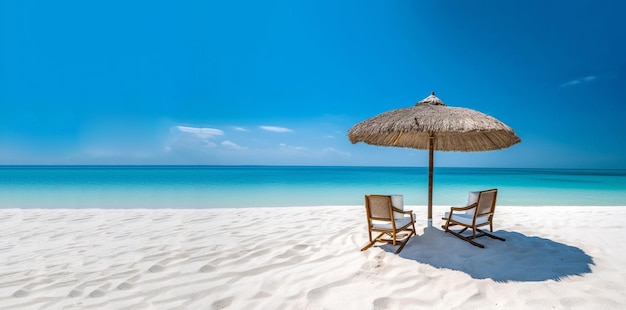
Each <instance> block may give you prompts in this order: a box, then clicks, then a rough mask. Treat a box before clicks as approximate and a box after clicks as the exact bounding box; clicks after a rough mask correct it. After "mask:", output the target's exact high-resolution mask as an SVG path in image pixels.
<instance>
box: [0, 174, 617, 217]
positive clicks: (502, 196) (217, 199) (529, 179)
mask: <svg viewBox="0 0 626 310" xmlns="http://www.w3.org/2000/svg"><path fill="white" fill-rule="evenodd" d="M427 186H428V171H427V168H423V167H416V168H410V167H301V166H295V167H292V166H0V208H228V207H284V206H321V205H361V204H363V195H364V194H369V193H372V194H402V195H404V199H405V205H426V204H427ZM489 188H498V189H499V194H498V204H499V205H514V206H544V205H550V206H559V205H566V206H586V205H591V206H609V205H619V206H626V170H582V169H581V170H571V169H569V170H564V169H500V168H435V179H434V198H433V204H434V205H462V204H463V203H464V202H465V201H466V200H467V192H468V191H474V190H481V189H489Z"/></svg>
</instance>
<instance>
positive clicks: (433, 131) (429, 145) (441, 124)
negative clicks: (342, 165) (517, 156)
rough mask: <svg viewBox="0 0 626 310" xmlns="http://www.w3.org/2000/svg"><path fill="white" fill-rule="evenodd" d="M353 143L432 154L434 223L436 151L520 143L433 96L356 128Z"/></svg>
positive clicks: (498, 125) (502, 128)
mask: <svg viewBox="0 0 626 310" xmlns="http://www.w3.org/2000/svg"><path fill="white" fill-rule="evenodd" d="M348 138H349V139H350V142H352V143H358V142H365V143H367V144H372V145H379V146H396V147H408V148H415V149H424V150H429V179H428V220H429V223H430V222H431V221H432V179H433V151H434V150H437V151H461V152H476V151H490V150H499V149H503V148H506V147H509V146H511V145H513V144H516V143H518V142H520V141H521V139H520V138H519V137H518V136H517V135H515V132H514V131H513V129H511V127H509V126H507V125H505V124H504V123H502V122H500V121H499V120H497V119H495V118H493V117H491V116H489V115H486V114H483V113H480V112H477V111H474V110H470V109H466V108H455V107H448V106H446V105H445V104H444V103H443V101H441V100H440V99H439V98H437V97H436V96H435V93H434V92H433V93H431V94H430V96H428V97H426V98H425V99H424V100H422V101H419V102H417V103H416V104H415V106H413V107H410V108H401V109H396V110H392V111H389V112H385V113H382V114H379V115H376V116H374V117H372V118H369V119H367V120H365V121H362V122H360V123H358V124H356V125H354V126H353V127H352V128H351V129H350V130H349V131H348Z"/></svg>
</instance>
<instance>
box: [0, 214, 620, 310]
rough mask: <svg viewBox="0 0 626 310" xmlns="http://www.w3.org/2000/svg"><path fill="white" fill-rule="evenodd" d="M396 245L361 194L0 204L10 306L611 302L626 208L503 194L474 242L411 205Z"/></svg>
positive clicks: (0, 247)
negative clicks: (288, 204) (350, 202)
mask: <svg viewBox="0 0 626 310" xmlns="http://www.w3.org/2000/svg"><path fill="white" fill-rule="evenodd" d="M413 209H414V210H415V213H416V215H417V218H418V222H417V227H418V235H417V236H416V237H414V238H413V239H412V240H411V241H410V242H409V243H408V244H407V246H406V247H405V248H404V250H403V251H402V252H401V253H400V254H398V255H396V254H393V252H394V248H393V247H391V246H387V245H382V246H380V245H377V246H375V247H373V248H370V249H369V250H367V251H364V252H360V251H359V249H360V248H361V246H362V245H364V244H365V243H366V242H367V230H366V225H365V214H364V208H363V207H361V206H336V207H328V206H325V207H292V208H250V209H236V208H233V209H198V210H195V209H194V210H169V209H167V210H163V209H160V210H147V209H129V210H123V209H115V210H102V209H82V210H70V209H63V210H47V209H37V210H29V209H4V210H0V234H1V236H2V243H1V244H0V261H1V262H2V267H1V268H0V279H1V281H0V305H2V307H3V308H10V309H42V308H51V309H73V308H93V309H455V308H458V309H460V308H482V309H528V308H533V309H546V308H550V309H554V308H556V309H598V308H603V309H618V308H623V307H624V306H625V305H626V294H624V292H626V269H625V268H624V266H626V255H625V254H626V245H625V244H624V242H622V238H623V236H625V235H626V227H625V225H626V222H625V221H624V219H625V218H626V207H498V211H497V215H496V220H495V223H496V225H495V227H494V229H495V230H496V234H498V235H500V236H502V237H505V238H507V241H506V242H501V241H498V240H493V239H489V238H483V239H481V242H483V243H484V244H485V246H486V247H485V249H480V248H477V247H474V246H471V245H470V244H469V243H466V242H463V241H462V240H460V239H457V238H455V237H453V236H451V235H449V234H445V233H444V232H443V231H442V230H441V228H440V225H441V224H442V221H441V220H440V219H439V218H438V217H437V215H438V216H439V217H440V216H441V215H442V214H443V213H444V212H445V211H446V208H443V207H435V209H434V214H435V217H436V218H435V219H434V227H430V228H427V227H425V226H426V220H425V219H426V209H425V207H422V206H419V207H413Z"/></svg>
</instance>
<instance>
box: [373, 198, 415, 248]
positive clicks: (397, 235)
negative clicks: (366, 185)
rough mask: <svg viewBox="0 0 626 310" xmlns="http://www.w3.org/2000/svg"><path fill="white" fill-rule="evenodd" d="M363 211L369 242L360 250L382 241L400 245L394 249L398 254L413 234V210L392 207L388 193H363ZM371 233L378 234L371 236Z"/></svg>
mask: <svg viewBox="0 0 626 310" xmlns="http://www.w3.org/2000/svg"><path fill="white" fill-rule="evenodd" d="M365 212H366V215H367V229H368V232H369V239H370V242H369V243H368V244H367V245H365V246H364V247H363V248H362V249H361V251H365V250H367V249H369V248H370V247H371V246H372V245H374V244H375V243H376V242H384V243H391V244H393V245H394V246H395V245H400V247H399V248H398V249H397V250H396V254H398V253H400V251H402V248H404V246H405V245H406V243H407V242H408V241H409V239H410V238H411V236H413V235H415V219H414V218H413V211H411V210H407V211H405V210H402V209H399V208H396V207H394V206H393V204H392V201H391V196H389V195H365ZM405 214H408V215H409V216H405ZM372 233H379V235H378V236H377V237H376V238H372Z"/></svg>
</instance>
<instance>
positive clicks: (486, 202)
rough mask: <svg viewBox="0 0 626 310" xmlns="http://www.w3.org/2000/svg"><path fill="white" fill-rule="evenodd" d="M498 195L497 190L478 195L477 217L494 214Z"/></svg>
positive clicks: (482, 192)
mask: <svg viewBox="0 0 626 310" xmlns="http://www.w3.org/2000/svg"><path fill="white" fill-rule="evenodd" d="M497 195H498V190H497V189H490V190H486V191H481V192H480V193H479V194H478V201H477V202H476V203H477V204H478V207H477V208H476V213H475V214H474V215H475V216H476V217H478V216H482V215H487V214H493V212H494V211H495V209H496V196H497Z"/></svg>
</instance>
